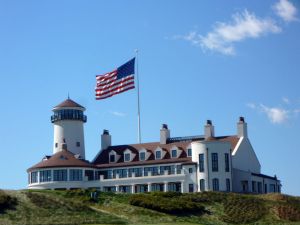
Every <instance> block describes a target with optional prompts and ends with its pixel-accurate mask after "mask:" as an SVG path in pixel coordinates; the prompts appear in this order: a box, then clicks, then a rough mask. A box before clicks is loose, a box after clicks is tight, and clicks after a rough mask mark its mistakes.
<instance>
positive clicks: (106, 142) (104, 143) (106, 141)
mask: <svg viewBox="0 0 300 225" xmlns="http://www.w3.org/2000/svg"><path fill="white" fill-rule="evenodd" d="M109 146H111V136H110V134H109V131H108V130H103V134H102V135H101V150H103V149H107V148H108V147H109Z"/></svg>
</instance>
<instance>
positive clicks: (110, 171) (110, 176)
mask: <svg viewBox="0 0 300 225" xmlns="http://www.w3.org/2000/svg"><path fill="white" fill-rule="evenodd" d="M107 179H113V171H112V170H108V171H107Z"/></svg>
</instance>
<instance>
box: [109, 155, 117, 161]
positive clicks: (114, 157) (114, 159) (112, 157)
mask: <svg viewBox="0 0 300 225" xmlns="http://www.w3.org/2000/svg"><path fill="white" fill-rule="evenodd" d="M115 161H116V156H115V155H114V154H110V155H109V162H111V163H113V162H115Z"/></svg>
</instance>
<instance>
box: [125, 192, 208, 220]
mask: <svg viewBox="0 0 300 225" xmlns="http://www.w3.org/2000/svg"><path fill="white" fill-rule="evenodd" d="M162 196H172V197H162ZM175 196H176V194H173V193H172V194H171V193H169V194H165V195H164V194H150V195H147V194H136V195H132V196H131V197H130V198H129V203H130V204H131V205H134V206H139V207H143V208H147V209H153V210H156V211H160V212H165V213H168V214H178V215H180V214H203V213H204V212H205V208H204V207H203V206H202V205H200V204H199V203H195V202H191V201H187V200H185V199H183V198H178V197H176V198H175Z"/></svg>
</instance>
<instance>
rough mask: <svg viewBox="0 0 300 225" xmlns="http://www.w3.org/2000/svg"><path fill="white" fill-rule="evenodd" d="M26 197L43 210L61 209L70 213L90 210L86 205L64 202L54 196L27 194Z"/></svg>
mask: <svg viewBox="0 0 300 225" xmlns="http://www.w3.org/2000/svg"><path fill="white" fill-rule="evenodd" d="M25 195H26V196H27V197H28V198H29V199H30V201H31V202H32V203H33V204H34V205H35V206H37V207H39V208H43V209H54V210H55V209H58V208H60V209H64V210H69V211H81V210H87V211H89V210H90V208H88V207H87V206H86V205H84V204H81V203H79V202H73V201H63V200H61V199H59V198H54V197H53V196H48V195H45V194H41V193H35V192H25Z"/></svg>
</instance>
